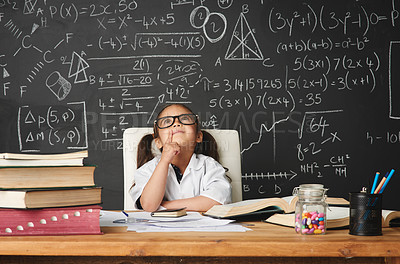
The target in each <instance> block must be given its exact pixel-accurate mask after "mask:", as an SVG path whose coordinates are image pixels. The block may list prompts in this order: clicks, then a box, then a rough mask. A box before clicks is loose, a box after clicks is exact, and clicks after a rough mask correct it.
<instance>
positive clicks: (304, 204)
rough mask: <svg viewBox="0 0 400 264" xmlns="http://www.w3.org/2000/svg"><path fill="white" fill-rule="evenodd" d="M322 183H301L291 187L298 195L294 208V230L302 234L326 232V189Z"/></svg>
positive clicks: (294, 193)
mask: <svg viewBox="0 0 400 264" xmlns="http://www.w3.org/2000/svg"><path fill="white" fill-rule="evenodd" d="M327 190H328V189H325V188H324V186H323V185H322V184H302V185H300V186H299V187H296V188H294V189H293V195H296V196H297V197H298V200H297V202H296V209H295V219H294V220H295V227H294V228H295V231H296V232H297V233H300V234H303V235H323V234H325V232H326V209H327V204H326V203H325V199H326V191H327Z"/></svg>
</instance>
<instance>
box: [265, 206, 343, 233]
mask: <svg viewBox="0 0 400 264" xmlns="http://www.w3.org/2000/svg"><path fill="white" fill-rule="evenodd" d="M349 211H350V209H349V208H348V207H337V206H329V208H328V209H327V210H326V221H327V223H326V227H327V228H338V227H345V226H348V225H349V219H350V218H349ZM294 221H295V217H294V213H291V214H274V215H272V216H270V217H268V218H267V219H266V220H265V222H267V223H272V224H277V225H283V226H291V227H294Z"/></svg>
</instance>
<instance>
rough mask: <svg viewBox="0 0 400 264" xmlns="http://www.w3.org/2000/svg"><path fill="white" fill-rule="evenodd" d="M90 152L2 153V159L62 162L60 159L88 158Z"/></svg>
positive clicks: (0, 155) (0, 156)
mask: <svg viewBox="0 0 400 264" xmlns="http://www.w3.org/2000/svg"><path fill="white" fill-rule="evenodd" d="M87 157H88V151H87V150H82V151H75V152H69V153H56V154H31V153H0V159H15V160H43V159H46V160H60V159H77V158H87Z"/></svg>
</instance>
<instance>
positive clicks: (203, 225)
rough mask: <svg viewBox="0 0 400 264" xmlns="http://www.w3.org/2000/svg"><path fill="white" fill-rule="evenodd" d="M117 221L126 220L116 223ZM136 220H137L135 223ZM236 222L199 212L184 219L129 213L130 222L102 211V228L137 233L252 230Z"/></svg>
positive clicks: (147, 213)
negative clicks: (107, 227)
mask: <svg viewBox="0 0 400 264" xmlns="http://www.w3.org/2000/svg"><path fill="white" fill-rule="evenodd" d="M115 220H125V222H124V223H115V222H114V221H115ZM134 220H137V221H136V222H134ZM233 222H234V220H226V219H214V218H211V217H207V216H203V215H201V214H200V213H198V212H188V213H187V215H185V216H182V217H176V218H173V217H153V216H151V215H150V213H149V212H143V211H140V212H129V221H128V217H126V216H125V215H124V214H123V213H122V212H112V211H106V210H102V211H101V212H100V226H128V231H136V232H245V231H249V230H251V229H249V228H246V227H244V226H242V225H240V224H234V223H233Z"/></svg>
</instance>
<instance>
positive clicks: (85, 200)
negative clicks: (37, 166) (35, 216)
mask: <svg viewBox="0 0 400 264" xmlns="http://www.w3.org/2000/svg"><path fill="white" fill-rule="evenodd" d="M100 203H101V188H100V187H75V188H47V189H1V190H0V207H1V208H18V209H30V208H46V207H65V206H79V205H90V204H100Z"/></svg>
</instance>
